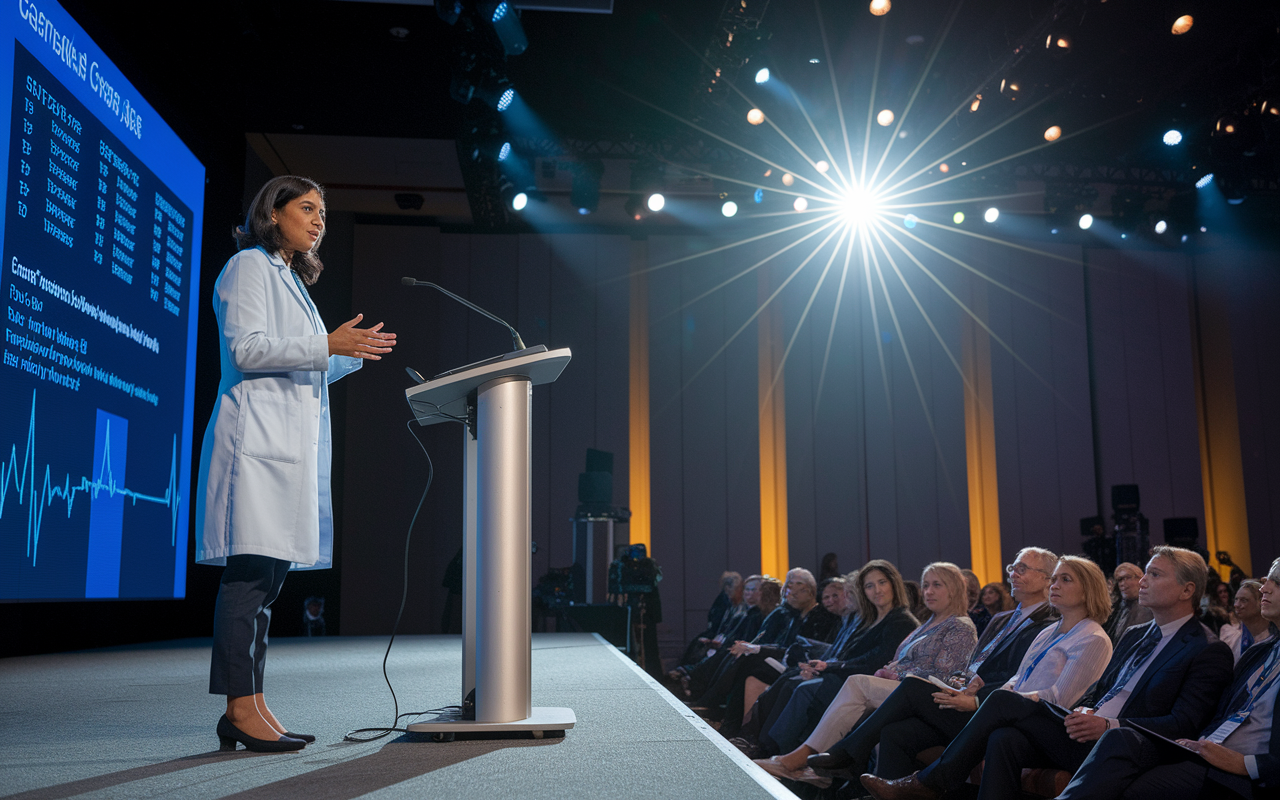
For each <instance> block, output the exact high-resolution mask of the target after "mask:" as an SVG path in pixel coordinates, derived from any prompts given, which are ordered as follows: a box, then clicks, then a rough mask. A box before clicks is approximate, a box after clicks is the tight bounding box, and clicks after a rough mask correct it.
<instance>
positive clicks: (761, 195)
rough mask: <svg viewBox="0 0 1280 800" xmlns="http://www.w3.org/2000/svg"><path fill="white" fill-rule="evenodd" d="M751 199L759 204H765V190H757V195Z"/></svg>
mask: <svg viewBox="0 0 1280 800" xmlns="http://www.w3.org/2000/svg"><path fill="white" fill-rule="evenodd" d="M751 199H752V200H755V201H756V202H757V203H763V202H764V189H756V193H755V194H753V195H752V196H751Z"/></svg>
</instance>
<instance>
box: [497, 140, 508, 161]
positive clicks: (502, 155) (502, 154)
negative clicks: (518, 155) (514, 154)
mask: <svg viewBox="0 0 1280 800" xmlns="http://www.w3.org/2000/svg"><path fill="white" fill-rule="evenodd" d="M509 155H511V142H503V143H502V147H499V148H498V160H499V161H506V160H507V156H509Z"/></svg>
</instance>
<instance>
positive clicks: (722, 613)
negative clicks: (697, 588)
mask: <svg viewBox="0 0 1280 800" xmlns="http://www.w3.org/2000/svg"><path fill="white" fill-rule="evenodd" d="M742 592H743V587H742V575H741V574H739V573H737V572H723V573H721V574H720V593H719V594H717V595H716V599H715V600H713V601H712V603H711V608H709V609H707V629H706V630H704V631H703V632H702V633H699V634H698V635H697V636H695V637H693V641H691V642H689V646H688V647H686V648H685V651H684V656H683V657H681V659H680V664H682V665H683V664H693V663H695V662H696V661H698V659H700V658H702V657H703V656H705V655H706V654H707V650H708V649H709V648H710V647H711V646H712V640H713V639H715V637H716V634H718V633H720V632H721V630H722V627H721V626H722V625H723V624H724V621H725V620H726V619H728V618H729V617H730V615H732V614H733V613H734V612H735V611H736V610H737V609H738V608H739V607H740V606H742V607H743V610H744V612H745V606H744V604H743V602H742ZM721 641H723V639H722V640H721ZM668 677H678V676H672V675H670V674H668Z"/></svg>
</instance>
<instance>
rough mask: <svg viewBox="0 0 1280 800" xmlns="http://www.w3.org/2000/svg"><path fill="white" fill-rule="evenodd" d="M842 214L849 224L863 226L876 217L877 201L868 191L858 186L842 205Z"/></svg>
mask: <svg viewBox="0 0 1280 800" xmlns="http://www.w3.org/2000/svg"><path fill="white" fill-rule="evenodd" d="M840 212H841V214H843V216H844V219H845V222H847V223H848V224H850V225H861V224H863V223H865V222H868V221H870V220H871V218H872V217H874V216H875V214H876V199H875V197H874V196H872V194H871V193H870V192H868V191H867V190H866V189H863V188H862V187H861V186H856V187H854V188H853V189H851V190H850V191H849V193H848V194H847V195H845V198H844V200H843V201H842V202H841V203H840Z"/></svg>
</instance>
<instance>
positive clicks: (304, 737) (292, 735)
mask: <svg viewBox="0 0 1280 800" xmlns="http://www.w3.org/2000/svg"><path fill="white" fill-rule="evenodd" d="M284 735H285V736H286V737H288V738H290V739H301V740H302V741H304V742H306V743H307V744H311V743H312V742H314V741H315V740H316V737H314V736H312V735H311V734H309V733H294V732H293V731H285V732H284Z"/></svg>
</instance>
